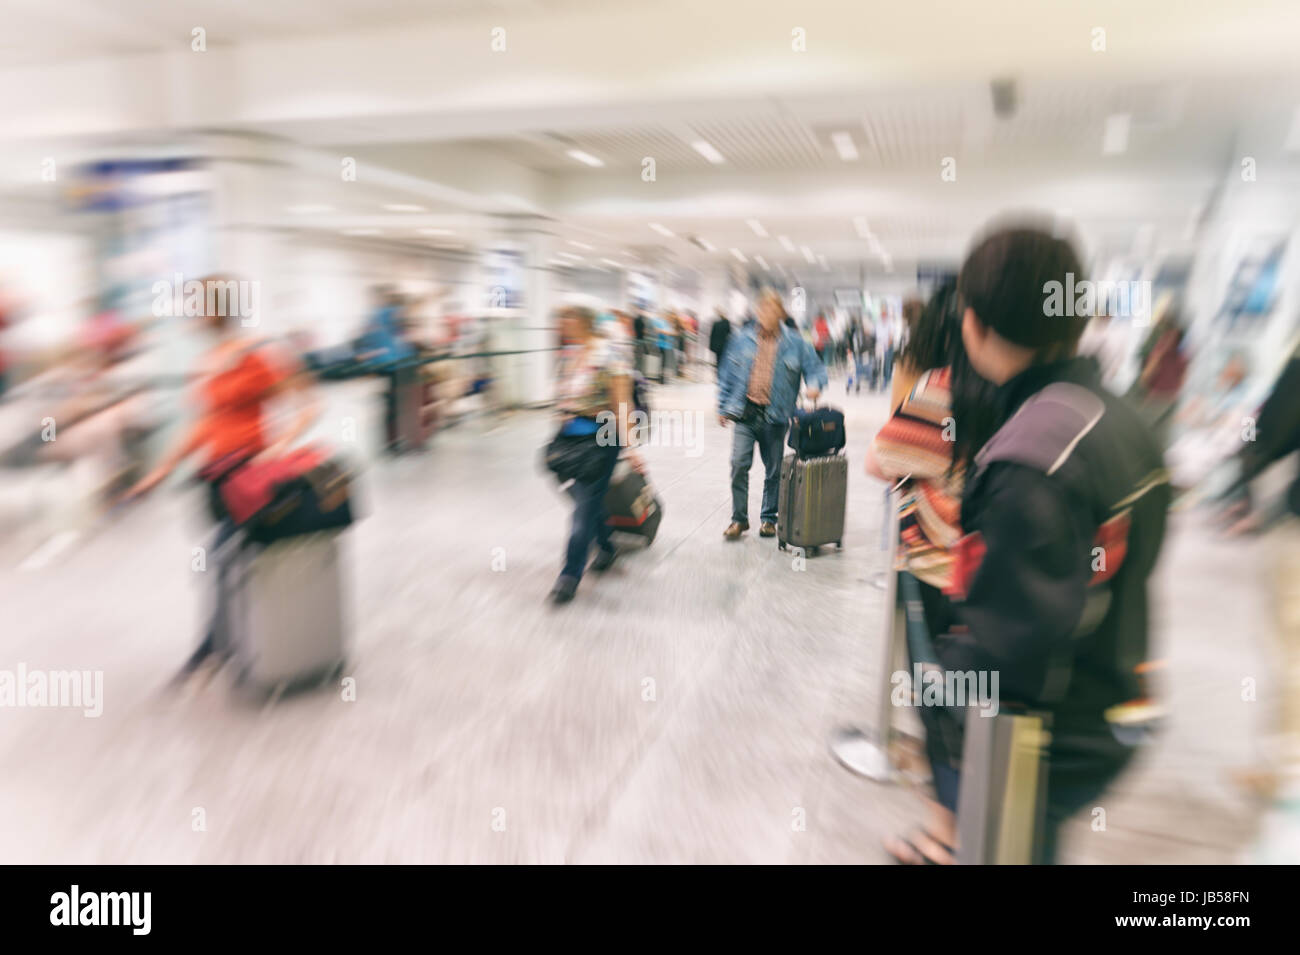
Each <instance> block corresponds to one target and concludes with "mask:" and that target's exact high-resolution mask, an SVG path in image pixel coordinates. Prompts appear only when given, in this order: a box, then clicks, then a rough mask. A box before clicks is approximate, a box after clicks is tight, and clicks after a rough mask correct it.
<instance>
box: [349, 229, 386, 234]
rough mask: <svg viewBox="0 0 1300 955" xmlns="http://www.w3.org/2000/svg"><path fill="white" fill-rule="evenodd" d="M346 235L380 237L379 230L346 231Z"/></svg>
mask: <svg viewBox="0 0 1300 955" xmlns="http://www.w3.org/2000/svg"><path fill="white" fill-rule="evenodd" d="M343 234H344V235H379V230H378V229H344V230H343Z"/></svg>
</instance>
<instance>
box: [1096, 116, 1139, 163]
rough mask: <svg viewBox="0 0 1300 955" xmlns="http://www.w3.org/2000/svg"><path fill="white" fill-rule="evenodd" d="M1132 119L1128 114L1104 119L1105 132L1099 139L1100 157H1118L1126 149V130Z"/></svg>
mask: <svg viewBox="0 0 1300 955" xmlns="http://www.w3.org/2000/svg"><path fill="white" fill-rule="evenodd" d="M1132 119H1133V117H1132V116H1130V115H1129V114H1128V113H1115V114H1114V115H1112V116H1107V117H1106V132H1105V133H1104V134H1103V135H1102V138H1101V152H1102V155H1104V156H1118V155H1119V154H1120V153H1122V152H1125V151H1126V150H1127V149H1128V128H1129V124H1130V123H1131V121H1132Z"/></svg>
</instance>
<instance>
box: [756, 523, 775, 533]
mask: <svg viewBox="0 0 1300 955" xmlns="http://www.w3.org/2000/svg"><path fill="white" fill-rule="evenodd" d="M758 536H759V537H775V536H776V525H775V524H773V523H772V522H771V521H764V522H763V523H762V524H760V525H759V527H758Z"/></svg>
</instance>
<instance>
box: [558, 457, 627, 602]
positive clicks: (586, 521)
mask: <svg viewBox="0 0 1300 955" xmlns="http://www.w3.org/2000/svg"><path fill="white" fill-rule="evenodd" d="M600 451H601V453H602V454H604V455H605V464H604V466H603V467H602V469H601V472H600V476H599V477H597V478H596V480H594V481H574V482H573V483H572V484H571V485H569V494H570V495H571V496H572V497H573V525H572V526H571V527H570V529H569V546H568V549H567V550H566V551H565V556H564V570H562V571H560V574H561V575H562V576H564V577H572V578H573V579H574V580H581V579H582V572H583V571H584V570H586V569H587V555H588V554H589V553H590V552H591V544H592V542H593V541H594V542H595V543H596V545H597V546H598V547H599V548H600V549H601V550H610V549H611V548H612V546H613V545H612V544H611V543H610V540H609V525H608V524H606V523H605V520H606V518H607V517H608V515H607V514H606V513H605V492H606V491H608V490H609V479H610V478H611V477H612V476H613V474H614V465H616V464H617V463H618V452H619V447H618V445H616V444H615V445H610V446H609V447H604V448H601V449H600Z"/></svg>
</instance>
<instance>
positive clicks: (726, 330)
mask: <svg viewBox="0 0 1300 955" xmlns="http://www.w3.org/2000/svg"><path fill="white" fill-rule="evenodd" d="M730 338H731V322H730V321H729V320H728V319H727V316H726V315H724V314H723V313H722V310H721V309H719V310H718V313H717V317H716V318H714V320H713V324H712V325H710V326H709V351H711V352H713V375H714V377H715V378H716V377H717V374H718V366H719V365H720V364H721V363H722V356H723V354H724V353H725V352H726V350H727V341H728V340H729V339H730Z"/></svg>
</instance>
